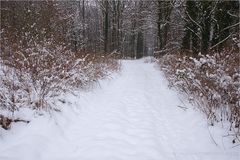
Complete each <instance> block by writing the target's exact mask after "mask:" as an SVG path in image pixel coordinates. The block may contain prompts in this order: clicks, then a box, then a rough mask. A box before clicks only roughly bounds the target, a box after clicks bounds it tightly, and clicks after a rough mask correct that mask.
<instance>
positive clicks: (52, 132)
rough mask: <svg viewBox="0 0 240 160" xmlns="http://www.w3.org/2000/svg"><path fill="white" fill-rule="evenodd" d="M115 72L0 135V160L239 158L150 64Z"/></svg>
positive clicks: (130, 65)
mask: <svg viewBox="0 0 240 160" xmlns="http://www.w3.org/2000/svg"><path fill="white" fill-rule="evenodd" d="M122 63H123V70H122V72H121V75H120V76H118V77H117V78H115V79H113V80H111V81H110V82H106V81H105V82H104V83H103V84H102V87H101V88H99V89H95V90H94V91H92V92H88V93H82V95H79V96H73V95H72V96H67V97H66V103H65V104H62V106H63V108H64V109H63V112H61V113H54V115H53V116H52V117H49V118H46V117H45V116H42V117H40V118H36V119H35V120H34V121H33V122H31V123H30V125H27V126H25V125H24V124H23V125H21V126H14V127H13V129H12V131H10V133H8V135H6V136H5V137H3V138H0V160H213V159H216V160H225V159H226V160H239V159H240V157H239V153H240V149H239V148H233V149H229V148H228V149H226V148H225V149H223V146H222V141H218V140H216V141H217V143H220V145H218V146H216V145H215V144H214V143H213V140H212V139H211V138H210V134H209V130H208V127H207V125H206V121H205V120H203V117H202V116H201V115H200V114H199V113H198V112H194V111H193V110H192V109H188V110H187V111H184V110H183V109H181V108H179V107H177V106H179V105H180V106H185V107H191V106H190V105H189V104H187V103H185V104H183V103H182V101H180V100H179V98H178V95H177V93H175V92H174V91H171V90H169V89H168V87H167V82H166V80H165V79H164V77H163V75H162V73H161V72H160V71H159V70H157V69H155V68H154V64H152V63H151V64H150V63H144V62H143V60H135V61H130V60H129V61H128V60H126V61H123V62H122Z"/></svg>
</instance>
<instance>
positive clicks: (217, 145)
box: [207, 127, 218, 146]
mask: <svg viewBox="0 0 240 160" xmlns="http://www.w3.org/2000/svg"><path fill="white" fill-rule="evenodd" d="M207 128H208V133H209V135H210V137H211V139H212V141H213V143H214V144H215V145H216V146H218V144H217V142H216V141H215V140H214V138H213V136H212V134H211V132H210V130H209V127H207Z"/></svg>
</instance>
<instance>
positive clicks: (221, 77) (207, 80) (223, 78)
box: [159, 50, 240, 141]
mask: <svg viewBox="0 0 240 160" xmlns="http://www.w3.org/2000/svg"><path fill="white" fill-rule="evenodd" d="M239 58H240V57H239V54H238V53H236V52H231V51H229V50H228V51H224V52H221V53H214V54H211V55H198V56H195V57H192V56H189V54H187V55H183V54H175V55H165V56H163V57H161V58H160V59H159V64H160V66H161V68H162V70H163V71H164V73H165V75H166V77H167V79H168V80H169V85H170V87H176V88H177V89H178V90H180V91H181V92H184V93H186V95H187V96H188V97H190V98H189V100H190V101H191V102H193V103H195V104H197V106H198V108H199V110H200V111H202V112H203V113H204V114H205V115H206V116H207V119H208V120H209V122H210V124H211V125H213V124H214V122H219V121H227V122H229V124H230V125H229V126H230V127H229V130H231V131H232V132H233V133H234V134H233V135H234V136H235V137H234V141H236V139H237V140H238V141H239V136H240V101H239V99H240V90H239V88H240V68H239V64H240V63H239Z"/></svg>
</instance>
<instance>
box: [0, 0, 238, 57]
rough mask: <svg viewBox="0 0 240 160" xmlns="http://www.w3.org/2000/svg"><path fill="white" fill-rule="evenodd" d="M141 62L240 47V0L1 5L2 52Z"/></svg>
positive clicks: (116, 0) (104, 0) (107, 0)
mask: <svg viewBox="0 0 240 160" xmlns="http://www.w3.org/2000/svg"><path fill="white" fill-rule="evenodd" d="M46 42H49V43H51V44H52V45H54V44H61V45H64V46H66V47H67V48H69V49H71V50H72V51H74V52H78V53H79V54H80V53H83V52H88V53H102V52H104V53H111V52H114V51H115V52H118V53H121V56H122V57H132V58H140V57H142V56H148V55H153V54H156V55H164V54H167V53H174V52H176V51H179V50H180V49H182V50H185V51H187V52H192V53H194V54H195V53H199V52H202V53H203V54H207V53H208V52H211V51H213V50H217V51H220V50H222V49H223V48H225V47H228V48H231V47H235V49H236V48H237V46H236V45H237V44H238V43H239V1H223V0H217V1H186V0H182V1H178V0H169V1H161V0H153V1H144V0H88V1H87V0H80V1H61V2H54V1H1V53H2V54H4V55H9V54H10V51H9V49H10V48H11V49H13V48H15V47H20V48H24V49H26V48H28V47H30V46H35V45H36V44H39V43H46Z"/></svg>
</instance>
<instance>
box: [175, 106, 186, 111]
mask: <svg viewBox="0 0 240 160" xmlns="http://www.w3.org/2000/svg"><path fill="white" fill-rule="evenodd" d="M177 107H179V108H181V109H183V110H184V111H186V110H187V109H188V108H187V107H183V106H177Z"/></svg>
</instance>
